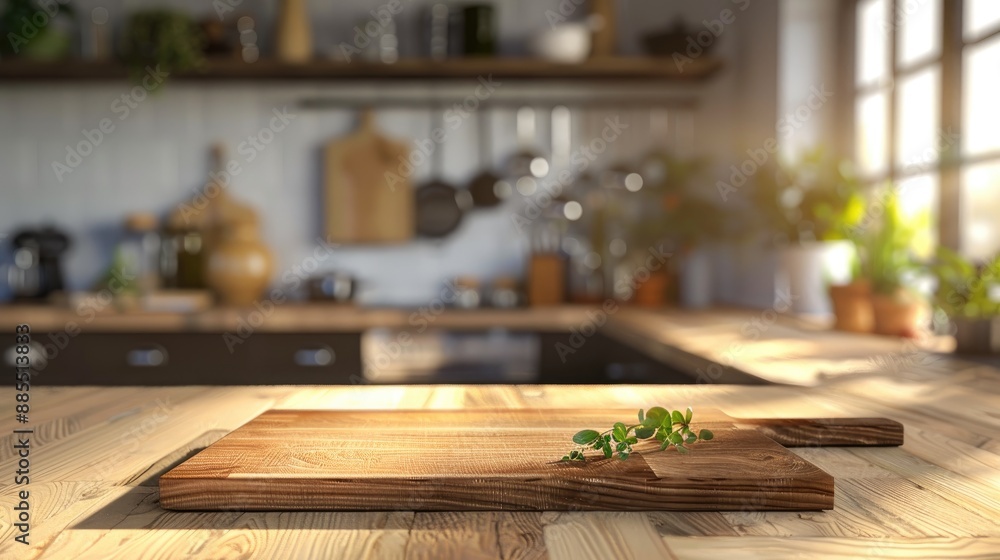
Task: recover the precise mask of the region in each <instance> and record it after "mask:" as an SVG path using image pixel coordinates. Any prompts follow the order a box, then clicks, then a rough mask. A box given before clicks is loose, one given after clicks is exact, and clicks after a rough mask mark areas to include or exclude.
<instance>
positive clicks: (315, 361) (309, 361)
mask: <svg viewBox="0 0 1000 560" xmlns="http://www.w3.org/2000/svg"><path fill="white" fill-rule="evenodd" d="M335 359H336V354H335V353H334V352H333V349H332V348H330V347H329V346H322V347H320V348H303V349H301V350H296V351H295V357H294V360H295V365H297V366H302V367H323V366H328V365H330V364H332V363H333V362H334V360H335Z"/></svg>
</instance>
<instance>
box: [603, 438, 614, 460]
mask: <svg viewBox="0 0 1000 560" xmlns="http://www.w3.org/2000/svg"><path fill="white" fill-rule="evenodd" d="M601 450H602V451H603V452H604V457H605V458H606V459H610V458H611V454H612V451H611V444H609V443H608V442H604V447H602V448H601Z"/></svg>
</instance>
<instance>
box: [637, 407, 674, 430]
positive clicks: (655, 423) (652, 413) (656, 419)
mask: <svg viewBox="0 0 1000 560" xmlns="http://www.w3.org/2000/svg"><path fill="white" fill-rule="evenodd" d="M669 416H670V413H669V412H667V409H665V408H663V407H662V406H654V407H653V408H651V409H649V410H647V411H646V420H644V421H643V425H644V426H652V427H654V428H656V427H659V426H660V425H662V424H663V419H664V418H668V417H669Z"/></svg>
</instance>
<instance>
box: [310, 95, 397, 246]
mask: <svg viewBox="0 0 1000 560" xmlns="http://www.w3.org/2000/svg"><path fill="white" fill-rule="evenodd" d="M409 154H410V147H409V145H407V144H406V143H403V142H398V141H396V140H392V139H390V138H386V137H385V136H382V135H381V134H380V133H379V132H378V129H377V127H376V125H375V118H374V116H373V114H372V113H371V111H364V112H362V113H361V126H360V127H359V128H358V130H357V131H355V132H354V133H352V134H350V135H348V136H346V137H344V138H339V139H337V140H333V141H331V142H329V143H328V144H327V145H326V147H325V148H324V150H323V168H324V169H323V175H324V177H323V181H324V205H325V207H324V210H325V221H326V235H327V241H329V242H332V243H344V244H358V243H400V242H405V241H409V240H410V239H412V238H413V228H414V225H413V221H414V209H413V188H412V185H411V183H410V178H409V174H408V173H406V170H407V169H408V168H407V167H406V166H405V165H403V163H402V162H405V161H406V159H407V157H408V156H409ZM387 177H388V178H390V179H387Z"/></svg>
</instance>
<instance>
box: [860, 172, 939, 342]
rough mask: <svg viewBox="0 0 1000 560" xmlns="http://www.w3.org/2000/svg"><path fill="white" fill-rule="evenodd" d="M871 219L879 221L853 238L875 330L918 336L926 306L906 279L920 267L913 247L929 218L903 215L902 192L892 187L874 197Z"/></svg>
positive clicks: (891, 333)
mask: <svg viewBox="0 0 1000 560" xmlns="http://www.w3.org/2000/svg"><path fill="white" fill-rule="evenodd" d="M869 217H871V218H875V217H880V220H879V222H878V223H877V224H875V223H871V224H868V227H865V228H860V227H859V228H858V229H856V230H855V232H854V234H852V236H853V237H854V242H855V244H856V245H857V247H858V254H859V257H860V277H861V279H863V280H864V281H867V282H868V283H869V284H870V286H871V291H872V306H873V311H874V330H875V332H876V333H878V334H885V335H893V336H908V337H913V336H916V334H917V330H918V325H919V320H920V314H921V310H922V308H923V305H922V301H921V298H920V296H919V295H918V294H917V293H916V292H915V291H913V290H912V289H911V288H910V287H909V286H908V285H907V279H908V277H910V276H912V274H913V273H914V272H916V271H917V270H918V268H919V267H918V265H917V263H916V260H915V259H914V257H913V248H912V246H911V244H912V240H913V239H914V238H915V237H916V236H917V232H919V231H920V230H921V229H924V228H926V226H927V224H928V221H929V220H928V217H927V216H925V215H920V216H916V217H908V216H906V215H904V213H903V211H902V209H901V207H900V201H899V192H898V190H897V189H896V188H895V187H893V186H891V185H889V186H886V187H884V188H882V189H880V190H879V191H877V192H876V193H875V195H874V196H873V197H872V201H871V204H870V207H869ZM870 221H872V222H873V221H874V219H872V220H870Z"/></svg>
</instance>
